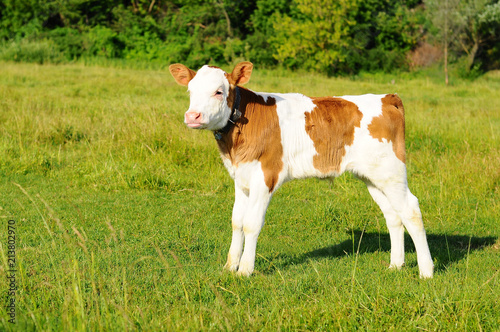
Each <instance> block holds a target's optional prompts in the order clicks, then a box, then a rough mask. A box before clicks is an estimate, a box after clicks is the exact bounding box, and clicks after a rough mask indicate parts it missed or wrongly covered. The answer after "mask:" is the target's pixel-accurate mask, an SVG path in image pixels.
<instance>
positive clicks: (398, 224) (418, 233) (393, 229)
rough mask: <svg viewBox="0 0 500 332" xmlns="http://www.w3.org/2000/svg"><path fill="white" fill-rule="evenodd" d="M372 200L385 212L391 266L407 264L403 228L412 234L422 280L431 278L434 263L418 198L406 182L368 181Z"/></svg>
mask: <svg viewBox="0 0 500 332" xmlns="http://www.w3.org/2000/svg"><path fill="white" fill-rule="evenodd" d="M367 186H368V190H369V191H370V194H371V195H372V197H373V199H374V200H375V201H376V202H377V204H378V205H379V206H380V208H381V209H382V212H383V213H384V216H385V218H386V222H387V227H388V228H389V235H390V237H391V266H395V267H398V268H399V267H401V266H402V265H403V263H404V229H403V225H404V227H405V228H406V230H407V231H408V233H409V234H410V237H411V239H412V240H413V243H414V244H415V250H416V252H417V261H418V267H419V270H420V277H421V278H432V276H433V274H434V264H433V262H432V257H431V253H430V250H429V245H428V243H427V236H426V234H425V229H424V224H423V222H422V214H421V212H420V208H419V205H418V199H417V198H416V197H415V196H414V195H413V194H412V193H411V192H410V190H409V189H408V185H407V182H406V180H404V181H401V182H399V181H398V182H396V181H394V182H391V181H389V182H387V181H384V182H381V183H379V184H378V185H377V184H376V183H371V182H367Z"/></svg>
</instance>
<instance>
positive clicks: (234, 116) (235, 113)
mask: <svg viewBox="0 0 500 332" xmlns="http://www.w3.org/2000/svg"><path fill="white" fill-rule="evenodd" d="M234 90H235V93H236V97H235V98H234V103H233V107H232V108H231V115H230V116H229V119H228V120H227V124H226V125H225V126H224V128H222V129H219V130H215V131H214V136H215V139H216V140H218V141H220V140H221V139H222V135H223V134H226V133H228V132H229V130H230V129H231V128H232V127H233V126H234V125H236V121H238V120H239V118H240V117H241V112H240V110H239V108H240V103H241V94H240V88H239V87H237V86H236V87H235V88H234Z"/></svg>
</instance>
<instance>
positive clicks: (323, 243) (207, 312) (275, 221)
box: [0, 63, 500, 331]
mask: <svg viewBox="0 0 500 332" xmlns="http://www.w3.org/2000/svg"><path fill="white" fill-rule="evenodd" d="M0 68H1V69H0V153H1V158H0V188H1V195H0V207H1V210H0V215H1V217H2V218H1V220H3V221H4V222H3V225H4V226H2V231H1V232H0V234H2V235H1V238H0V243H1V252H0V254H1V257H2V259H1V261H2V265H1V266H0V271H2V273H0V275H3V274H4V273H5V271H6V270H7V266H6V230H7V220H9V219H14V220H16V225H17V251H16V255H17V269H18V271H17V275H16V276H17V282H18V292H17V294H16V299H17V317H16V319H17V323H16V324H15V325H13V324H11V323H9V322H8V321H7V317H6V316H5V315H1V316H0V317H1V320H0V322H1V323H0V324H1V326H0V329H1V330H16V331H26V330H57V331H59V330H67V331H69V330H78V331H85V330H88V331H107V330H135V329H137V330H141V329H142V330H158V331H160V330H161V331H165V330H168V331H171V330H272V331H274V330H354V329H365V330H383V331H385V330H421V329H424V330H425V329H426V330H441V331H450V330H485V331H486V330H496V329H498V327H499V326H500V314H499V312H500V305H499V304H498V300H497V299H498V294H500V284H499V277H498V275H499V270H500V254H499V253H500V242H499V240H498V239H499V236H500V224H499V223H498V216H499V215H500V207H499V179H500V168H499V167H498V165H500V151H499V146H500V112H499V110H500V99H498V91H500V77H499V76H498V75H496V74H494V73H492V74H489V75H487V76H485V77H482V78H480V79H478V80H476V81H474V82H472V81H454V82H453V84H452V85H451V86H449V87H444V85H442V83H441V82H440V81H439V80H438V79H435V78H427V77H422V76H421V75H417V74H414V75H411V74H401V75H397V76H391V75H382V74H379V75H372V76H369V75H364V76H361V77H358V78H354V79H345V78H328V77H324V76H321V75H318V74H306V73H287V72H282V71H265V70H262V71H260V70H259V68H256V69H255V71H254V76H253V77H252V80H251V81H250V83H249V84H248V87H249V88H251V89H254V90H258V91H276V92H292V91H293V92H302V93H304V94H307V95H314V96H321V95H344V94H360V93H386V92H387V93H389V92H390V93H392V92H397V93H398V94H399V95H400V96H401V97H402V99H403V102H404V103H405V110H406V119H407V120H406V125H407V128H406V129H407V130H406V137H407V144H406V145H407V149H408V151H407V155H408V171H409V183H410V188H411V190H412V191H413V193H414V194H415V195H416V196H417V197H418V198H419V200H420V205H421V209H422V212H423V215H424V221H425V224H426V229H427V233H428V237H429V243H430V249H431V253H432V254H433V258H434V261H435V264H436V275H435V278H434V279H433V280H426V281H423V280H420V279H418V267H417V265H416V255H415V252H414V249H413V245H412V243H411V240H410V239H409V238H408V237H407V238H406V247H407V265H406V267H405V268H404V269H402V270H401V271H391V270H388V269H387V266H388V262H389V249H390V248H389V247H390V245H389V238H388V234H387V230H386V227H385V221H384V219H383V217H382V214H381V213H380V211H379V210H378V208H377V207H376V205H375V204H374V203H373V202H372V201H371V199H370V197H369V195H368V193H367V191H366V188H365V187H364V185H363V184H362V183H361V182H359V181H357V180H355V179H354V178H353V177H352V176H349V175H346V176H343V177H341V178H339V179H336V180H335V181H333V182H331V181H319V180H315V179H309V180H304V181H297V182H292V183H288V184H286V185H285V186H283V188H281V189H280V190H279V191H278V192H277V193H276V195H275V197H274V198H273V201H272V202H271V205H270V207H269V210H268V214H267V219H266V225H265V227H264V229H263V232H262V234H261V236H260V239H259V245H258V249H257V261H256V272H255V274H254V275H253V276H252V277H250V278H237V277H235V276H234V275H232V274H229V273H226V272H224V271H223V270H222V266H223V264H224V262H225V258H226V253H227V250H228V248H229V243H230V232H231V227H230V215H231V208H232V200H233V184H232V181H231V179H230V178H229V176H228V175H227V174H226V171H225V170H224V168H223V166H222V164H221V162H220V159H219V156H218V152H217V149H216V144H215V141H214V139H213V136H212V135H211V134H210V133H208V132H200V131H193V130H188V129H187V128H186V127H185V126H184V125H183V123H182V114H183V113H184V111H185V110H186V109H187V106H188V97H187V93H186V91H185V88H182V87H179V86H177V85H176V84H175V83H174V81H173V79H172V78H171V77H170V76H169V74H168V72H167V71H147V70H131V69H117V68H114V69H111V68H102V67H84V66H81V65H64V66H38V65H27V64H11V63H0ZM1 279H2V289H6V288H5V287H3V285H4V284H3V283H5V278H3V277H2V278H1ZM2 295H3V294H2ZM2 298H5V297H2Z"/></svg>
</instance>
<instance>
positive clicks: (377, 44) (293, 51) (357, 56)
mask: <svg viewBox="0 0 500 332" xmlns="http://www.w3.org/2000/svg"><path fill="white" fill-rule="evenodd" d="M450 2H453V1H452V0H450ZM425 4H426V5H425V6H424V4H423V3H422V1H420V0H412V1H405V0H398V1H388V0H367V1H360V0H341V1H325V0H295V1H285V0H252V1H241V0H210V1H201V0H175V1H163V0H157V1H151V0H134V1H128V0H110V1H98V0H63V1H61V0H51V1H42V0H19V1H14V0H0V8H2V11H1V12H0V52H1V53H2V54H8V55H10V54H12V52H13V51H12V47H13V46H12V45H31V46H29V47H30V48H34V46H33V45H42V46H40V47H41V48H43V47H45V46H43V45H47V43H51V45H53V46H54V47H55V50H54V51H52V52H53V53H54V54H56V55H45V56H43V57H44V59H45V60H43V61H44V62H47V61H49V62H54V63H59V62H61V61H64V62H71V61H78V60H79V59H84V60H85V61H100V60H103V59H104V60H109V59H121V60H124V62H127V63H129V64H137V63H149V65H150V66H152V67H164V66H166V65H168V64H170V63H172V62H183V63H185V64H186V65H188V66H190V67H193V68H197V67H200V66H201V65H203V64H206V63H212V64H216V65H222V66H224V65H229V64H232V63H234V62H236V61H239V60H241V59H246V60H250V61H253V62H254V63H255V64H257V65H260V66H261V67H262V66H266V67H276V66H279V65H281V66H284V67H286V68H301V69H306V70H314V71H319V72H326V73H328V74H356V73H358V72H360V71H378V70H383V71H393V70H406V69H407V67H408V65H407V59H408V56H409V54H410V52H412V51H413V50H415V49H416V48H417V47H418V46H419V44H421V43H425V42H427V41H428V40H431V39H432V38H430V36H434V41H435V43H439V38H440V37H439V35H440V33H442V32H443V31H444V30H446V31H448V30H450V29H451V28H452V27H454V26H456V25H449V26H448V29H443V27H442V25H441V23H440V22H441V21H439V20H436V19H435V18H436V15H438V14H439V13H441V12H442V11H440V10H439V8H441V7H442V5H441V3H439V2H436V1H431V0H429V1H426V2H425ZM433 4H434V6H433ZM440 6H441V7H440ZM498 8H499V7H498V3H497V2H494V1H492V0H480V1H479V0H478V1H475V0H474V1H472V0H471V1H465V2H461V7H460V10H457V11H455V12H454V18H455V16H456V18H457V20H458V21H460V24H459V25H460V28H456V29H452V30H450V31H452V32H453V33H455V34H456V35H457V36H459V37H460V38H458V37H457V38H451V39H450V40H456V41H457V42H456V43H455V44H454V45H455V46H456V47H454V48H452V49H451V51H452V52H453V57H452V59H453V60H456V59H459V58H460V57H462V56H464V54H466V56H467V57H468V59H469V62H467V63H466V70H469V69H470V68H473V67H474V66H475V68H484V69H495V68H499V66H500V64H499V62H498V58H500V57H499V56H498V54H499V52H500V50H499V49H498V45H499V44H500V43H498V41H499V39H498V38H499V37H498V36H499V35H500V30H499V29H500V19H498V16H499V15H498V12H499V10H498ZM425 14H429V15H425ZM438 16H439V15H438ZM452 21H453V20H452ZM455 21H456V20H455ZM458 21H457V22H458ZM467 22H468V23H467ZM466 23H467V24H466ZM462 46H463V47H462ZM21 53H23V54H25V56H19V55H18V56H17V59H22V61H33V62H39V63H40V62H41V60H40V56H39V55H36V52H34V54H35V55H36V56H35V57H34V58H32V59H31V58H30V57H29V56H28V55H29V54H30V52H28V51H26V52H21ZM2 58H3V59H8V56H7V55H6V56H3V57H2ZM91 58H96V59H98V60H90V59H91ZM18 61H19V60H18ZM477 64H480V66H477Z"/></svg>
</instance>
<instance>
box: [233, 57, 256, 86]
mask: <svg viewBox="0 0 500 332" xmlns="http://www.w3.org/2000/svg"><path fill="white" fill-rule="evenodd" d="M252 69H253V64H252V63H251V62H248V61H244V62H240V63H238V64H237V65H236V67H234V69H233V71H232V72H231V74H229V75H228V81H229V83H231V84H233V85H238V84H245V83H247V82H248V81H250V76H251V75H252Z"/></svg>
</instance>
